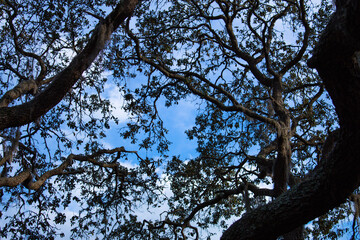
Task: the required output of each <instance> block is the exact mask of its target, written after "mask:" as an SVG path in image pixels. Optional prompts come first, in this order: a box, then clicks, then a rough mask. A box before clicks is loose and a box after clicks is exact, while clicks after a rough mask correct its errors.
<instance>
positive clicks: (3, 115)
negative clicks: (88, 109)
mask: <svg viewBox="0 0 360 240" xmlns="http://www.w3.org/2000/svg"><path fill="white" fill-rule="evenodd" d="M137 2H138V0H123V1H120V3H119V4H118V5H117V6H116V8H115V9H114V10H113V11H112V12H111V13H110V14H109V15H108V16H107V17H106V18H105V20H104V21H101V22H99V24H98V25H97V26H96V28H95V30H94V32H93V35H92V37H91V39H90V40H89V42H88V43H87V45H86V46H85V48H84V49H83V50H82V51H81V53H79V54H78V55H77V56H76V57H75V58H74V59H73V61H72V62H71V63H70V64H69V65H68V67H67V68H65V69H64V70H63V71H62V72H60V73H59V74H58V75H57V76H56V77H55V78H54V80H53V81H52V83H51V84H50V85H49V86H48V87H47V88H46V89H45V90H44V91H43V92H41V93H40V94H39V95H38V96H36V97H35V98H34V99H33V100H31V101H29V102H27V103H24V104H21V105H18V106H15V107H3V108H0V130H1V129H5V128H8V127H14V126H21V125H24V124H27V123H30V122H32V121H34V120H35V119H37V118H39V117H40V116H42V115H44V114H45V113H46V112H48V111H49V110H50V109H51V108H53V107H54V106H56V105H57V104H58V103H59V102H60V101H61V100H62V99H63V97H64V96H65V94H66V93H67V92H68V91H69V90H70V89H71V87H72V86H73V85H74V84H75V83H76V82H77V80H78V79H79V78H80V76H81V75H82V73H83V72H84V71H85V70H86V69H87V68H88V67H89V66H90V65H91V63H92V62H93V61H94V59H95V58H96V57H97V55H98V54H99V52H100V51H101V50H102V49H104V47H105V43H106V41H107V40H108V39H109V38H110V35H111V34H112V32H113V31H115V30H116V28H117V27H118V26H119V25H120V24H121V23H122V22H123V21H124V20H125V19H126V18H127V17H129V16H131V14H132V12H133V10H134V9H135V6H136V4H137Z"/></svg>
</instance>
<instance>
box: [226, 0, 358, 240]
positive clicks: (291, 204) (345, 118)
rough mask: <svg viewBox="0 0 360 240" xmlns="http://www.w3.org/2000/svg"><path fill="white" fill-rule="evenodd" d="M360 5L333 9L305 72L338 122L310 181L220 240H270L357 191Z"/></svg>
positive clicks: (352, 2)
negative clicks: (320, 87) (314, 78)
mask: <svg viewBox="0 0 360 240" xmlns="http://www.w3.org/2000/svg"><path fill="white" fill-rule="evenodd" d="M358 51H360V1H358V0H349V1H346V3H344V5H341V6H339V8H338V9H337V11H336V13H335V14H334V15H333V16H332V18H331V20H330V22H329V24H328V26H327V28H326V30H325V31H324V33H323V35H322V37H321V38H320V41H319V44H318V46H317V48H316V50H315V52H314V56H313V58H312V60H311V61H309V66H310V67H313V68H316V69H317V70H318V72H319V74H320V76H321V78H322V80H323V81H324V84H325V87H326V89H327V91H328V92H329V94H330V96H331V98H332V100H333V103H334V105H335V107H336V112H337V114H338V116H339V119H340V139H339V141H338V143H337V144H336V145H335V147H334V150H333V151H332V153H330V155H329V157H328V158H327V159H324V161H322V162H320V164H319V165H318V166H317V167H316V168H315V170H314V171H313V173H312V174H311V176H310V177H309V178H308V179H306V180H304V181H303V182H301V183H299V184H298V185H297V186H295V187H293V188H292V189H291V190H289V191H287V192H286V193H284V194H282V195H281V196H280V197H278V198H276V199H275V200H274V201H273V202H271V203H269V204H267V205H265V206H261V207H259V208H257V209H255V210H254V211H252V212H249V213H247V214H245V215H244V216H243V217H242V218H241V219H239V220H238V221H236V222H235V223H234V224H233V225H231V226H230V228H229V229H227V230H226V231H225V232H224V234H223V236H222V238H221V239H252V240H256V239H267V240H268V239H276V238H277V237H278V236H281V235H282V234H285V233H287V232H289V231H292V230H293V229H295V228H297V227H299V226H301V225H302V224H306V223H307V222H308V221H310V220H312V219H314V218H316V217H318V216H320V215H322V214H325V213H326V212H328V211H329V210H330V209H332V208H334V207H337V206H339V205H340V204H341V203H343V202H344V201H345V200H346V198H347V197H348V196H349V195H350V194H351V193H352V192H353V191H354V190H355V189H356V188H357V187H358V186H359V185H360V174H359V172H360V67H359V60H358V59H359V57H358V55H357V52H358Z"/></svg>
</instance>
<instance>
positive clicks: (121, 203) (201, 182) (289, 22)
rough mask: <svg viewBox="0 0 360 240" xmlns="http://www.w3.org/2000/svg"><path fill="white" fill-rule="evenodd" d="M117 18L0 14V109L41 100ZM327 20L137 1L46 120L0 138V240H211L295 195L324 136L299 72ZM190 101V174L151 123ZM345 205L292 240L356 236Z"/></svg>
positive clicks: (331, 120) (321, 12) (44, 9)
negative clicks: (287, 194) (149, 213)
mask: <svg viewBox="0 0 360 240" xmlns="http://www.w3.org/2000/svg"><path fill="white" fill-rule="evenodd" d="M128 2H130V1H53V0H51V1H50V0H48V1H46V0H45V1H41V2H34V1H21V2H18V1H10V0H4V1H0V4H1V5H0V6H1V7H0V14H1V15H0V16H1V18H0V19H1V20H0V21H1V24H0V28H1V29H0V34H1V38H0V41H1V48H0V54H1V57H0V59H1V60H0V71H1V74H0V80H1V82H0V84H1V89H0V91H1V92H0V93H1V96H2V98H1V99H0V106H1V107H8V106H9V107H11V106H16V105H19V104H22V103H25V102H29V101H30V100H32V99H34V98H36V96H37V95H38V94H39V93H40V92H43V91H46V90H47V87H48V86H49V84H51V82H53V81H54V79H55V78H56V76H58V74H59V73H61V71H63V69H64V68H65V67H67V66H68V65H70V64H71V61H72V60H73V59H74V57H75V56H76V55H78V54H79V53H81V52H82V50H83V49H84V47H85V46H86V45H87V43H88V42H89V41H90V39H93V38H94V37H93V38H91V36H92V34H94V33H96V31H97V29H99V28H100V27H99V26H100V25H98V27H96V25H97V23H102V22H104V21H105V20H104V18H106V16H108V14H109V13H110V12H111V11H113V10H114V9H117V8H116V7H117V6H121V5H122V4H123V5H126V4H127V3H128ZM117 4H118V5H117ZM332 11H333V8H332V6H331V5H330V3H329V2H327V1H321V2H318V1H303V0H296V1H270V0H263V1H239V0H234V1H222V0H221V1H220V0H219V1H215V0H214V1H213V0H207V1H196V0H187V1H182V0H163V1H141V2H140V3H139V4H138V6H137V8H136V9H135V11H134V12H133V14H132V16H131V17H129V18H127V19H126V20H125V21H124V22H122V25H121V27H120V28H119V29H118V30H117V31H116V32H114V33H113V34H112V36H111V39H110V40H109V41H108V42H107V44H106V47H105V48H104V49H101V52H100V54H99V55H97V57H96V58H95V60H94V61H93V63H92V65H91V66H90V67H89V68H88V69H87V70H86V72H84V73H83V74H81V76H80V78H79V80H78V81H77V82H76V83H75V84H74V85H73V86H72V88H71V89H70V90H69V91H68V92H67V94H66V95H65V97H64V98H63V99H62V101H61V102H60V103H59V104H58V105H57V106H56V107H54V108H53V109H51V110H50V111H48V112H47V113H46V114H45V115H44V116H42V117H40V118H39V119H37V120H36V121H34V122H32V123H29V124H27V125H25V126H20V127H13V128H8V129H5V130H3V131H2V132H1V141H2V152H3V154H2V159H1V160H0V161H1V162H0V166H1V171H2V172H1V181H2V182H1V183H2V185H1V186H2V188H1V189H0V190H1V192H0V194H1V195H0V196H1V205H2V207H3V210H2V211H1V212H0V217H1V221H2V223H3V226H4V227H2V228H1V231H0V234H1V236H2V237H8V238H11V239H22V237H23V236H27V237H28V238H29V239H32V238H34V239H35V238H36V239H55V238H56V236H60V237H62V236H63V230H64V229H66V228H67V227H68V226H69V225H70V224H71V226H72V227H71V233H69V232H67V234H71V236H72V237H73V238H75V239H80V238H93V236H96V238H101V239H104V238H105V239H194V238H195V239H206V238H208V239H210V237H211V236H212V235H213V234H214V232H219V231H222V230H221V229H224V228H227V227H228V224H229V223H231V221H232V219H234V218H236V217H240V216H242V215H243V214H244V213H245V212H249V211H251V210H252V209H255V208H256V207H258V206H262V205H264V204H266V203H268V202H270V201H272V200H273V199H274V198H276V197H278V196H279V195H281V194H282V193H284V192H285V191H286V190H287V189H288V188H292V187H293V186H295V185H296V184H297V183H299V182H301V181H303V180H304V179H306V178H307V177H308V175H309V172H311V171H312V169H314V168H315V167H316V166H317V165H318V164H319V162H320V161H324V159H326V158H327V154H328V152H327V151H328V150H327V149H326V148H325V146H328V147H330V150H331V148H332V147H333V145H334V144H333V143H329V144H330V145H326V143H325V139H326V138H327V139H328V140H327V141H329V139H330V138H329V137H328V136H336V131H335V130H336V129H337V128H338V119H337V117H336V114H335V110H334V107H333V105H332V103H331V100H330V98H329V96H328V95H327V92H326V91H325V89H324V85H323V82H322V80H321V79H320V77H319V76H318V74H317V72H316V71H315V70H314V69H311V68H309V67H307V63H306V62H307V61H308V60H309V58H310V57H311V51H312V49H313V48H314V46H315V44H316V43H317V42H318V41H319V39H318V38H319V35H320V33H321V32H322V31H323V29H324V28H325V26H326V24H327V22H328V20H329V17H330V14H331V13H332ZM114 94H115V95H116V96H117V98H114V97H112V95H114ZM119 98H121V99H123V100H121V101H123V106H121V104H118V102H119V101H120V99H119ZM190 100H191V101H192V103H193V104H195V105H196V107H197V109H198V110H197V115H196V116H194V121H195V122H194V126H193V127H191V128H189V129H186V134H187V137H188V138H189V139H190V140H192V141H193V143H196V146H197V148H196V150H197V156H195V157H193V158H191V159H189V158H188V157H187V155H186V153H184V154H181V155H179V156H172V155H173V154H172V152H171V150H172V145H171V144H170V141H169V140H168V139H167V134H168V133H169V131H170V132H171V128H172V126H168V125H167V122H166V113H167V111H166V108H171V107H173V106H174V105H177V104H179V103H183V102H185V101H190ZM115 107H118V108H115ZM120 107H123V110H122V111H123V112H120V111H119V110H120V109H119V108H120ZM164 109H165V110H164ZM124 111H125V112H126V114H125V112H124ZM184 111H186V109H184ZM124 115H126V117H125V118H124ZM113 136H115V137H116V139H117V140H116V147H112V146H111V145H113V144H114V143H113V142H111V143H109V142H108V141H109V139H110V137H113ZM335 140H336V138H335ZM109 146H111V147H109ZM25 174H27V175H26V176H27V177H26V178H24V179H22V181H19V182H17V183H16V184H13V185H11V184H10V183H11V182H13V181H12V180H14V179H15V177H19V178H20V177H21V176H25ZM28 176H30V177H28ZM12 177H14V178H12ZM43 179H44V180H43ZM164 189H165V191H164ZM357 196H358V195H357V194H356V193H354V194H353V196H352V198H350V199H349V203H348V204H343V205H342V206H341V207H339V208H337V209H334V210H333V211H330V212H329V213H328V214H326V215H324V216H321V217H319V218H317V219H315V220H314V221H313V222H312V223H311V224H310V225H308V226H306V229H305V231H304V233H305V238H306V237H308V238H314V239H322V238H324V237H325V236H326V237H328V238H329V239H338V238H339V237H341V236H342V235H344V234H345V233H346V232H349V231H350V230H352V231H353V232H354V236H356V233H355V232H356V227H358V226H357V225H356V224H355V223H356V221H354V224H353V226H352V227H350V225H347V226H345V227H344V226H343V225H342V224H343V222H344V221H351V220H352V219H351V216H352V213H353V211H352V209H351V207H352V206H355V209H358V207H359V206H358V205H356V204H355V205H353V204H352V203H353V202H354V203H357V204H358V202H357V199H358V198H357ZM356 207H357V208H356ZM144 209H147V210H151V211H152V212H155V214H153V216H151V217H146V216H147V215H146V216H142V214H141V211H145V210H144ZM139 212H140V213H139ZM138 213H139V214H138ZM358 214H359V211H358V210H357V212H356V211H355V214H354V216H356V215H357V216H358ZM64 226H65V227H64ZM214 227H215V230H213V228H214ZM35 229H36V230H35ZM68 229H70V228H68ZM285 238H286V236H285Z"/></svg>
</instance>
